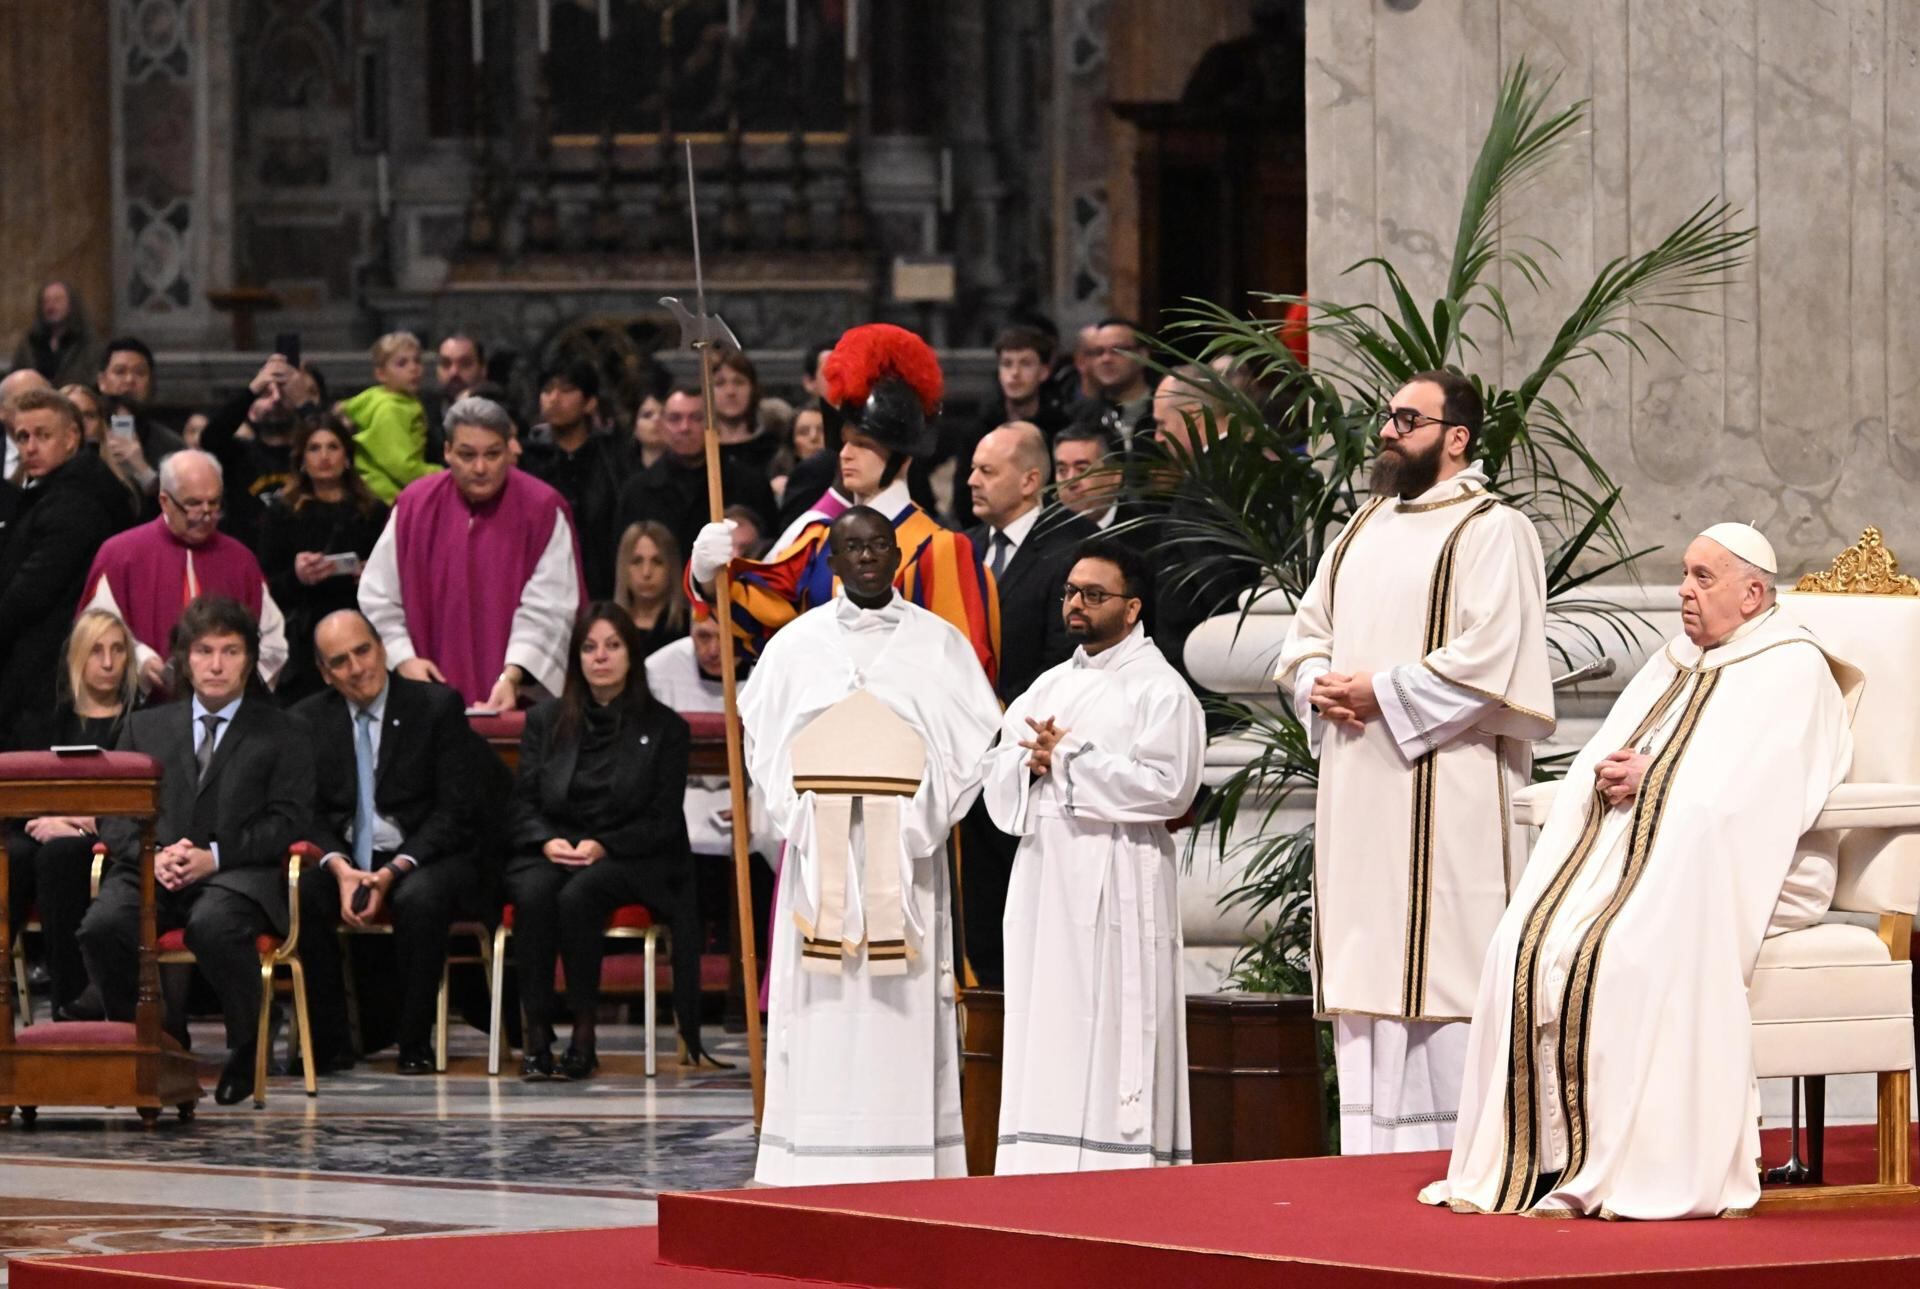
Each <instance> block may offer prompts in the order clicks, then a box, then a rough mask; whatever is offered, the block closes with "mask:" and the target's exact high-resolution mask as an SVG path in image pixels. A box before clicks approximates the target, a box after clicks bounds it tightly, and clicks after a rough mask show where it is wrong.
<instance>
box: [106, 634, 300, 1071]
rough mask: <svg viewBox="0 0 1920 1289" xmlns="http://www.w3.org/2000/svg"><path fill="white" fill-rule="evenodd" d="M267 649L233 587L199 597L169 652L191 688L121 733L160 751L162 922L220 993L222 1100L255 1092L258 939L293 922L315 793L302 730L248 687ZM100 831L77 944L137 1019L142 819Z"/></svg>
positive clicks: (132, 748) (114, 822)
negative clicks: (291, 857)
mask: <svg viewBox="0 0 1920 1289" xmlns="http://www.w3.org/2000/svg"><path fill="white" fill-rule="evenodd" d="M259 660H260V628H259V626H258V624H257V623H255V622H254V620H253V617H252V615H250V614H249V613H248V612H247V611H246V610H245V609H244V608H242V607H241V606H240V605H239V604H238V603H236V602H235V601H233V600H229V599H226V598H224V597H219V596H209V597H202V598H200V599H196V600H194V601H193V602H192V603H190V604H188V605H187V607H186V610H185V611H184V612H183V613H182V614H181V615H180V622H179V625H178V626H177V627H176V628H175V629H174V660H173V674H174V675H175V676H180V677H185V678H186V680H187V681H188V683H189V684H190V685H191V687H192V694H191V695H190V696H189V697H188V698H187V699H186V700H185V701H183V702H176V703H169V704H166V705H165V706H162V707H155V708H152V709H150V710H148V711H144V712H135V713H134V714H133V717H132V719H131V720H129V721H128V722H127V726H126V729H125V730H124V732H123V733H122V734H121V736H120V741H119V744H118V746H119V749H120V750H121V751H123V752H144V753H146V754H147V755H148V756H151V757H153V758H154V759H155V760H157V761H158V762H159V763H160V817H159V820H158V822H157V823H156V825H155V827H154V843H155V845H156V847H157V849H156V851H155V853H154V860H153V873H154V881H155V883H156V884H157V885H158V887H159V890H158V891H157V897H158V898H157V900H156V907H155V921H156V925H157V929H158V930H159V931H160V932H161V933H162V934H164V933H166V932H167V931H171V930H173V929H175V928H180V927H184V928H185V930H186V941H187V948H189V949H191V950H192V951H193V955H194V957H195V958H197V959H198V960H199V964H200V972H201V974H202V975H204V976H205V977H206V978H207V982H208V983H209V984H211V985H212V986H213V991H214V993H215V994H217V995H218V996H219V999H220V1010H221V1012H222V1014H223V1015H224V1016H225V1017H226V1022H227V1047H228V1048H229V1050H230V1054H229V1056H228V1057H227V1063H226V1067H225V1068H224V1069H222V1070H221V1071H220V1082H219V1084H218V1086H217V1087H216V1088H215V1090H214V1100H216V1101H218V1102H219V1103H220V1104H221V1105H233V1104H234V1103H236V1102H238V1101H242V1100H245V1099H246V1098H247V1097H248V1096H250V1095H252V1093H253V1055H254V1045H255V1043H256V1042H258V1041H259V1038H260V1035H259V1033H258V1028H259V1021H260V957H259V953H258V950H257V948H256V947H255V942H256V940H257V939H258V937H260V936H262V935H267V934H272V935H279V936H284V935H286V934H287V878H286V863H287V853H288V851H289V850H290V849H291V848H292V846H293V844H294V843H295V842H297V841H299V840H300V839H301V838H302V837H303V836H305V834H306V831H307V813H308V810H309V809H310V808H311V803H312V801H313V758H312V753H311V752H310V750H309V748H308V742H307V734H306V731H305V730H303V729H301V728H300V725H299V722H297V721H296V720H294V719H293V718H292V717H291V716H289V715H287V714H286V713H285V712H282V711H280V710H279V709H278V708H276V707H274V705H273V703H272V702H271V700H269V699H268V698H267V697H266V695H265V694H264V693H263V692H261V691H260V690H259V689H258V687H257V686H255V687H254V688H253V689H252V690H250V689H249V678H250V677H252V676H253V675H254V674H255V667H256V666H257V665H258V663H259ZM100 834H101V837H102V839H103V840H105V841H106V842H107V844H108V846H109V848H110V850H111V853H112V857H113V862H112V867H111V869H110V870H109V872H108V875H107V878H106V880H105V881H104V882H102V883H101V886H100V897H99V898H98V899H96V900H95V901H94V902H93V907H92V908H90V909H88V910H87V916H86V918H85V920H83V921H82V922H81V924H80V953H81V957H82V958H83V959H84V960H85V962H86V964H87V974H88V975H89V976H91V977H92V979H93V983H94V984H95V985H97V986H98V987H99V989H100V995H101V999H102V1001H103V1002H104V1003H105V1004H106V1009H107V1015H108V1016H109V1017H110V1018H111V1019H114V1020H124V1021H130V1020H132V1019H133V1007H134V997H135V990H136V986H137V983H138V977H139V965H140V868H139V849H140V831H139V828H138V826H137V825H135V824H133V823H132V822H131V821H129V820H126V819H102V820H101V821H100Z"/></svg>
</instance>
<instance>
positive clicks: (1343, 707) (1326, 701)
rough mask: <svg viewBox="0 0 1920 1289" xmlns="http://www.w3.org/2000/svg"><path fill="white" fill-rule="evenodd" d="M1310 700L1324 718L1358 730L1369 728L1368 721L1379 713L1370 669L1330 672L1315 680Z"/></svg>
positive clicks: (1331, 723) (1333, 723) (1328, 721)
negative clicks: (1346, 674) (1351, 672)
mask: <svg viewBox="0 0 1920 1289" xmlns="http://www.w3.org/2000/svg"><path fill="white" fill-rule="evenodd" d="M1307 701H1308V702H1310V703H1312V704H1313V706H1314V709H1315V710H1316V711H1318V712H1319V713H1320V719H1321V720H1323V721H1325V722H1327V723H1328V724H1329V725H1339V726H1343V727H1345V728H1346V729H1350V730H1354V731H1355V732H1358V731H1361V730H1364V729H1366V727H1367V722H1368V721H1370V720H1372V719H1373V718H1374V717H1376V716H1378V715H1379V714H1380V700H1379V699H1378V698H1376V697H1374V693H1373V673H1372V672H1370V671H1356V672H1354V673H1353V674H1352V675H1350V676H1345V675H1341V674H1340V673H1339V672H1337V671H1330V672H1328V673H1327V674H1326V675H1324V676H1321V677H1319V678H1317V679H1316V680H1315V681H1314V682H1313V691H1312V692H1311V693H1310V694H1308V695H1307Z"/></svg>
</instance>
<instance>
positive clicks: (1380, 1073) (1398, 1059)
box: [1333, 1015, 1468, 1155]
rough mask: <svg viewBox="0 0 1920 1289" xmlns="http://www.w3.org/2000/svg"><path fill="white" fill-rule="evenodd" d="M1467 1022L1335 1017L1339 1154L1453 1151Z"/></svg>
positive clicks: (1458, 1114) (1334, 1039)
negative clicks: (1442, 1022) (1443, 1022)
mask: <svg viewBox="0 0 1920 1289" xmlns="http://www.w3.org/2000/svg"><path fill="white" fill-rule="evenodd" d="M1467 1028H1468V1027H1467V1024H1466V1022H1464V1021H1454V1022H1451V1023H1447V1024H1436V1023H1433V1022H1429V1021H1410V1020H1390V1019H1385V1018H1380V1017H1373V1016H1350V1015H1338V1016H1335V1017H1334V1018H1333V1052H1334V1071H1335V1074H1336V1075H1337V1077H1338V1079H1339V1084H1340V1153H1341V1154H1343V1155H1387V1154H1396V1153H1400V1152H1403V1151H1412V1150H1448V1149H1451V1148H1452V1146H1453V1130H1454V1125H1455V1122H1456V1121H1457V1120H1458V1118H1459V1116H1460V1083H1461V1077H1462V1075H1463V1074H1464V1072H1465V1070H1466V1063H1467Z"/></svg>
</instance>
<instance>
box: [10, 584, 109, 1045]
mask: <svg viewBox="0 0 1920 1289" xmlns="http://www.w3.org/2000/svg"><path fill="white" fill-rule="evenodd" d="M132 659H133V637H132V636H131V635H129V634H128V632H127V627H126V624H125V623H124V622H122V621H120V619H119V617H118V616H117V615H115V614H112V613H109V612H107V611H106V610H105V609H88V610H86V611H85V612H84V613H82V614H81V615H80V618H79V620H78V621H76V622H75V623H74V624H73V631H72V633H71V634H70V635H69V636H68V637H67V648H66V656H65V659H64V665H63V666H62V667H61V668H60V672H59V676H58V677H57V679H56V684H57V687H58V694H59V705H58V707H57V709H56V711H55V713H54V718H53V724H52V726H51V727H50V728H49V729H47V730H45V731H44V732H43V737H42V738H40V739H38V740H36V742H39V743H41V744H43V745H44V746H47V747H70V746H86V745H91V746H93V747H99V748H110V747H112V746H113V745H114V744H115V743H116V742H118V741H119V738H120V730H121V728H122V727H123V726H124V725H125V724H126V721H127V716H128V714H129V713H131V712H132V711H133V709H134V706H135V702H136V699H137V697H138V695H139V692H140V686H139V677H138V676H137V675H136V674H135V672H134V669H133V666H132ZM8 829H9V831H8V836H7V853H8V855H9V857H10V858H11V861H12V866H11V877H12V883H13V889H12V891H11V893H10V900H9V908H10V910H11V912H12V920H13V933H14V934H15V935H16V936H17V935H19V933H20V927H21V925H22V924H23V923H24V922H25V921H26V918H27V912H28V910H29V909H32V908H34V907H35V906H36V905H37V906H38V907H39V911H40V933H41V937H42V942H43V943H44V945H45V946H46V962H47V975H48V976H49V977H50V982H51V987H50V988H49V990H48V992H49V994H50V995H51V996H52V999H53V1017H54V1019H55V1020H97V1019H99V1018H100V1017H101V1016H102V1015H103V1014H104V1013H103V1012H102V1011H101V1009H100V1005H99V1002H98V999H97V996H96V997H89V998H83V997H82V995H83V993H84V992H86V987H87V970H86V966H85V964H84V963H82V962H81V961H80V941H79V939H78V934H79V930H80V919H81V918H82V917H83V916H84V915H85V914H86V911H87V904H88V902H89V899H90V894H89V886H90V878H91V870H92V866H93V843H94V842H95V841H97V840H98V836H97V833H98V831H99V830H98V828H96V827H95V824H94V820H93V818H92V816H79V815H43V816H42V817H40V818H38V819H28V820H26V821H24V822H23V823H22V822H15V823H12V824H10V825H9V826H8Z"/></svg>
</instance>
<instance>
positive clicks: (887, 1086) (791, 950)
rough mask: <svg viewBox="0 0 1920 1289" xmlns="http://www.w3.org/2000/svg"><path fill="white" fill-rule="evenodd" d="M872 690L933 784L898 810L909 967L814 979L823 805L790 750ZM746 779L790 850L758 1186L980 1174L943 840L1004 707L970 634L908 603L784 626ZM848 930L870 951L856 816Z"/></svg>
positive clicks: (764, 664)
mask: <svg viewBox="0 0 1920 1289" xmlns="http://www.w3.org/2000/svg"><path fill="white" fill-rule="evenodd" d="M858 690H864V691H866V692H867V693H869V694H871V695H872V696H873V697H875V698H877V699H879V700H880V701H881V702H882V703H884V704H885V705H886V707H887V708H889V709H890V710H891V711H892V712H893V713H894V714H896V715H898V716H899V717H901V718H902V719H903V720H905V721H906V722H907V724H908V725H910V726H911V727H912V729H913V731H914V732H915V733H916V734H917V735H918V736H919V738H920V739H921V740H922V742H924V744H925V747H926V758H927V764H926V771H925V774H924V777H923V778H922V780H921V783H920V787H919V789H918V791H917V792H915V794H914V795H913V796H912V797H911V798H910V799H908V800H906V801H905V802H903V803H902V805H901V808H900V810H899V812H898V814H899V831H900V838H899V841H900V855H901V873H900V892H901V897H902V904H903V905H904V910H905V915H906V939H907V944H908V946H909V950H910V952H909V957H908V967H907V969H906V971H905V972H904V973H902V974H897V975H876V974H874V973H873V972H871V971H869V970H868V962H867V958H866V956H865V955H864V954H863V953H856V954H853V955H850V956H848V957H847V958H845V959H844V960H842V961H841V963H840V965H839V969H838V970H837V971H832V972H822V971H818V970H806V971H803V970H802V969H801V965H800V960H801V940H802V935H801V932H800V928H799V926H798V925H797V922H796V919H799V920H804V921H805V922H807V923H808V924H809V925H813V924H815V923H817V922H819V921H820V913H821V910H820V892H821V881H820V869H819V866H818V864H817V862H816V853H817V852H816V845H815V832H814V825H815V814H814V805H815V800H814V794H813V793H811V792H807V793H802V794H798V795H796V794H795V792H794V790H793V766H792V760H791V749H792V744H793V740H794V737H795V736H796V735H797V734H799V733H800V731H801V730H803V729H805V728H806V726H807V725H808V724H809V723H810V722H811V721H812V720H813V719H814V718H815V717H817V716H819V715H820V714H821V713H822V712H824V711H826V710H827V709H828V708H830V707H832V706H833V705H834V704H836V703H838V702H840V701H841V700H842V699H844V698H846V697H847V696H848V695H850V694H853V693H854V692H855V691H858ZM740 716H741V721H742V723H743V724H744V725H745V727H746V737H747V765H748V771H749V773H750V774H751V776H752V778H753V781H754V783H755V784H757V785H758V786H759V787H760V788H761V790H762V791H763V792H764V793H765V794H766V801H767V810H768V814H769V815H770V816H771V818H772V819H773V821H774V823H775V826H776V827H778V828H779V830H780V832H781V834H782V836H784V837H785V838H786V840H787V845H788V852H787V854H788V858H787V863H786V869H785V872H784V873H783V875H782V881H781V883H780V897H779V903H778V906H777V907H776V909H775V911H774V931H773V947H772V952H771V954H770V972H771V979H770V986H769V996H768V1043H767V1100H766V1115H765V1119H764V1121H763V1124H762V1128H761V1133H760V1154H759V1161H758V1163H757V1165H756V1167H755V1169H754V1179H755V1180H756V1181H759V1182H762V1183H765V1184H768V1185H779V1186H799V1185H807V1184H812V1183H827V1182H859V1181H897V1180H906V1179H912V1178H921V1177H957V1176H963V1175H964V1174H965V1173H966V1150H965V1143H964V1140H963V1137H962V1133H961V1126H960V1074H959V1067H958V1063H957V1062H958V1058H959V1041H958V1032H957V1027H956V1023H955V1016H954V975H953V941H952V931H951V921H950V917H949V912H948V910H949V902H950V901H949V897H948V891H947V866H946V840H947V834H948V833H949V832H950V831H951V830H952V828H953V825H954V824H955V823H956V822H957V821H958V820H959V819H960V818H961V816H963V815H965V814H966V813H967V808H968V807H969V806H970V805H972V804H973V799H974V797H975V796H977V795H978V794H979V790H980V775H981V772H982V763H983V761H984V759H985V757H986V752H987V747H988V745H989V744H991V743H992V742H993V736H994V734H995V732H996V731H997V730H998V729H999V727H1000V705H999V703H998V702H997V701H996V700H995V698H994V696H993V689H992V687H991V686H990V685H988V684H987V678H986V676H985V674H984V673H982V672H981V670H980V663H979V660H978V659H977V658H976V657H975V655H974V653H973V649H972V646H970V645H969V644H968V643H967V641H966V638H965V637H963V636H962V635H961V634H960V633H959V632H958V631H955V630H954V629H953V628H952V627H951V626H949V625H947V623H946V622H944V621H943V620H941V619H940V618H938V617H936V616H935V615H934V614H931V613H929V612H927V611H926V610H925V609H921V608H918V607H916V606H915V605H912V604H909V603H907V601H905V600H904V599H902V598H901V597H900V595H899V594H898V593H897V592H896V593H895V594H894V597H893V600H892V602H891V603H889V604H887V605H886V606H885V607H883V608H879V609H870V610H868V609H861V608H860V607H859V606H857V605H855V604H854V603H853V602H852V601H850V600H848V599H845V598H844V597H839V598H836V599H834V600H833V601H832V602H831V603H829V604H824V605H821V606H820V607H819V608H817V609H812V610H809V611H808V612H806V613H803V614H801V615H800V616H799V617H798V618H796V619H794V620H793V621H792V622H790V623H788V624H787V625H786V626H785V627H783V628H781V630H780V632H779V633H778V634H777V635H775V636H774V637H773V639H772V641H771V642H769V643H768V645H767V647H766V650H765V651H764V652H763V653H762V655H761V658H760V662H759V663H758V665H757V666H755V668H754V672H753V683H752V684H751V685H750V686H748V689H747V695H746V698H745V701H744V702H743V703H742V704H741V711H740ZM851 837H852V844H851V847H850V850H851V853H850V855H849V857H848V862H847V864H846V870H845V871H846V890H845V900H844V909H843V918H844V921H845V924H846V927H847V931H846V937H847V939H848V941H849V942H852V943H858V942H859V940H860V939H861V937H862V934H863V932H862V926H863V922H862V916H861V910H862V907H863V905H862V891H861V866H862V861H863V858H864V856H865V853H866V850H865V846H866V836H865V825H864V822H863V820H862V818H861V815H860V813H859V812H858V811H857V810H856V811H855V813H854V815H853V829H852V833H851Z"/></svg>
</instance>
